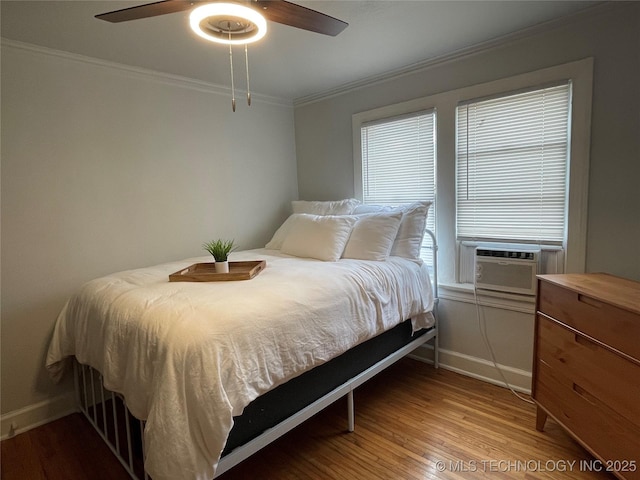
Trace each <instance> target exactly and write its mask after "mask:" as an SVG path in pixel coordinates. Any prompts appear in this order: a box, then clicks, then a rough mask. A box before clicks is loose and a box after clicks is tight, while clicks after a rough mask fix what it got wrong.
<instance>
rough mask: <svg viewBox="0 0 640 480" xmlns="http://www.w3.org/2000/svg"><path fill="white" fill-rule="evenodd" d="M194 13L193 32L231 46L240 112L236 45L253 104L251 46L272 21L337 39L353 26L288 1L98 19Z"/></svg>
mask: <svg viewBox="0 0 640 480" xmlns="http://www.w3.org/2000/svg"><path fill="white" fill-rule="evenodd" d="M191 9H193V10H192V12H191V14H190V20H189V23H190V26H191V29H192V30H193V31H194V32H195V33H196V34H197V35H198V36H200V37H202V38H204V39H206V40H209V41H212V42H216V43H224V44H228V45H229V62H230V66H231V93H232V98H231V106H232V109H233V111H234V112H235V111H236V99H235V86H234V81H233V53H232V50H231V46H232V45H244V51H245V63H246V67H247V68H246V73H247V103H248V104H249V105H251V93H250V91H249V57H248V53H247V44H248V43H251V42H255V41H257V40H259V39H261V38H262V37H264V35H265V34H266V31H267V22H266V20H270V21H272V22H276V23H282V24H284V25H289V26H291V27H296V28H300V29H303V30H309V31H311V32H316V33H321V34H323V35H331V36H333V37H335V36H336V35H338V34H339V33H340V32H342V31H343V30H344V29H345V28H347V26H348V25H349V24H348V23H346V22H343V21H342V20H338V19H337V18H334V17H330V16H329V15H325V14H324V13H320V12H318V11H315V10H311V9H310V8H306V7H303V6H302V5H297V4H295V3H291V2H287V1H285V0H245V1H234V0H231V1H226V0H218V1H210V0H209V1H207V0H161V1H159V2H153V3H147V4H144V5H138V6H135V7H129V8H124V9H121V10H115V11H113V12H107V13H101V14H99V15H96V18H98V19H100V20H105V21H107V22H111V23H120V22H127V21H129V20H138V19H142V18H148V17H156V16H159V15H166V14H169V13H178V12H184V11H187V10H191Z"/></svg>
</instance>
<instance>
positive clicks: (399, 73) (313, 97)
mask: <svg viewBox="0 0 640 480" xmlns="http://www.w3.org/2000/svg"><path fill="white" fill-rule="evenodd" d="M613 3H616V2H613ZM623 3H624V2H623ZM615 7H616V6H615V5H612V3H611V2H606V1H605V2H600V3H597V4H596V5H594V6H591V7H587V8H585V9H584V10H581V11H579V12H575V13H572V14H570V15H567V16H565V17H562V18H557V19H553V20H548V21H546V22H543V23H539V24H537V25H533V26H531V27H527V28H524V29H522V30H518V31H517V32H513V33H509V34H506V35H502V36H499V37H496V38H493V39H491V40H487V41H485V42H481V43H477V44H475V45H472V46H469V47H465V48H461V49H459V50H456V51H454V52H450V53H446V54H443V55H439V56H436V57H432V58H429V59H426V60H422V61H420V62H417V63H413V64H411V65H407V66H406V67H401V68H398V69H395V70H390V71H388V72H385V73H382V74H380V75H373V76H370V77H367V78H364V79H361V80H356V81H353V82H349V83H345V84H343V85H340V86H338V87H336V88H332V89H329V90H325V91H322V92H318V93H313V94H310V95H306V96H303V97H299V98H295V99H294V100H293V106H294V108H297V107H304V106H306V105H310V104H312V103H317V102H320V101H323V100H328V99H330V98H333V97H337V96H340V95H344V94H346V93H350V92H354V91H357V90H362V89H365V88H368V87H372V86H374V85H378V84H381V83H385V82H389V81H392V80H397V79H399V78H402V77H406V76H409V75H414V74H417V73H421V72H424V71H426V70H429V69H431V68H434V67H439V66H442V65H446V64H447V63H451V62H455V61H458V60H461V59H463V58H469V57H472V56H474V55H479V54H481V53H484V52H486V51H488V50H491V49H493V48H498V47H504V46H506V45H508V44H510V43H515V42H517V41H520V40H522V39H525V38H528V37H531V36H534V35H539V34H541V33H545V32H548V31H551V30H554V29H556V28H560V27H562V26H565V25H569V24H571V23H574V22H576V21H578V20H582V19H583V18H588V17H592V16H595V15H600V14H602V13H603V12H605V11H607V10H611V9H613V8H615Z"/></svg>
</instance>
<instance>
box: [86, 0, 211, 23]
mask: <svg viewBox="0 0 640 480" xmlns="http://www.w3.org/2000/svg"><path fill="white" fill-rule="evenodd" d="M200 1H201V0H162V1H160V2H154V3H147V4H145V5H138V6H136V7H129V8H123V9H122V10H115V11H113V12H107V13H101V14H100V15H96V18H99V19H100V20H106V21H107V22H112V23H118V22H126V21H128V20H138V19H140V18H147V17H155V16H158V15H165V14H167V13H177V12H183V11H185V10H189V9H191V8H192V7H193V5H194V4H195V3H200Z"/></svg>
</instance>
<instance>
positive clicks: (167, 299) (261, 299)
mask: <svg viewBox="0 0 640 480" xmlns="http://www.w3.org/2000/svg"><path fill="white" fill-rule="evenodd" d="M296 206H299V205H296V204H294V214H293V215H292V216H291V217H289V219H288V220H287V222H285V224H283V226H282V227H281V228H280V229H279V230H278V232H276V234H275V235H274V238H273V239H272V241H271V242H269V243H268V244H267V247H268V248H263V249H254V250H247V251H242V252H234V253H233V254H232V255H231V258H230V260H231V261H253V260H264V261H265V262H266V268H265V269H264V270H263V271H262V272H261V273H260V274H258V275H257V276H256V277H255V278H253V279H251V280H246V281H232V282H202V283H201V282H169V281H168V277H169V275H170V274H172V273H174V272H177V271H180V270H182V269H184V268H186V267H188V266H189V265H191V264H194V263H199V262H203V261H210V259H207V257H195V258H189V259H184V260H180V261H177V262H171V263H166V264H162V265H157V266H153V267H148V268H142V269H136V270H130V271H126V272H119V273H115V274H113V275H108V276H106V277H102V278H99V279H96V280H93V281H91V282H88V283H86V284H85V285H84V286H83V287H82V288H81V289H80V291H79V292H78V293H77V294H76V295H74V296H73V297H72V298H71V299H69V301H68V302H67V304H66V305H65V307H64V309H63V311H62V312H61V314H60V316H59V318H58V321H57V323H56V327H55V330H54V335H53V338H52V341H51V344H50V348H49V352H48V356H47V368H48V370H49V372H50V374H51V375H52V377H54V378H55V379H57V378H60V377H61V376H62V375H63V373H64V372H65V370H66V369H67V366H68V364H70V363H71V362H72V361H74V360H75V361H76V362H77V364H78V365H79V366H78V367H77V369H76V371H77V372H78V375H77V377H76V378H77V390H78V393H79V398H80V401H81V409H82V411H83V412H84V413H85V415H87V417H88V418H89V420H91V421H92V423H93V424H94V426H96V427H102V428H101V429H99V431H101V432H102V433H101V435H102V436H103V438H104V439H105V440H107V442H108V443H109V442H110V443H111V444H112V445H110V446H111V448H112V450H114V453H116V454H119V456H120V457H121V458H120V461H121V462H123V465H125V468H127V470H128V471H129V473H130V474H131V475H132V476H133V477H134V478H137V477H138V476H140V475H142V476H144V477H145V478H146V477H147V476H148V475H150V476H151V477H152V478H153V479H154V480H163V479H175V478H188V479H198V480H199V479H210V478H213V477H214V476H218V475H220V474H222V473H223V472H225V471H227V470H228V469H230V468H231V467H233V465H236V464H237V463H238V462H240V461H242V460H243V459H244V458H246V457H247V456H249V455H251V454H252V453H254V452H255V451H257V450H259V449H260V448H262V447H263V446H265V445H267V444H268V443H269V442H271V441H273V440H274V439H275V438H278V437H279V436H280V435H282V434H283V433H286V431H288V430H290V429H291V428H293V427H294V426H295V425H298V424H299V423H301V422H302V421H304V420H305V419H306V418H309V417H310V416H311V415H313V414H314V413H316V412H317V411H319V410H321V409H322V408H324V407H325V406H327V405H329V404H330V403H332V402H333V401H335V400H337V399H338V398H340V397H342V396H347V398H348V400H349V401H348V417H349V429H353V427H354V407H353V396H352V392H353V389H354V388H356V387H357V386H358V385H360V384H361V383H362V382H364V381H366V380H367V379H368V378H370V377H371V376H373V375H375V374H376V373H377V372H379V371H380V370H381V369H383V368H385V367H386V366H388V365H389V364H391V363H393V362H394V361H395V360H397V359H399V358H401V357H402V356H404V355H406V354H407V353H409V352H410V351H412V350H413V349H415V348H417V347H418V346H420V345H422V344H423V343H424V342H426V341H428V340H431V339H434V348H435V349H436V351H437V325H436V320H435V316H434V306H435V302H436V295H435V294H434V288H433V285H432V281H431V279H430V273H437V269H436V272H430V271H429V269H428V267H427V266H426V265H425V264H424V263H423V262H422V261H420V260H419V259H418V258H417V257H416V256H415V246H416V240H417V239H416V238H406V240H407V241H408V243H407V242H404V244H403V242H402V240H403V238H404V237H406V236H407V235H406V234H407V233H409V234H411V235H409V237H411V236H413V237H416V235H415V233H416V229H420V230H421V231H420V234H419V235H418V237H420V243H421V242H422V237H423V236H424V220H425V218H426V211H427V210H428V204H427V205H425V204H424V203H423V204H421V205H418V207H419V208H417V210H418V215H413V216H412V215H411V213H412V212H413V211H412V210H407V209H406V208H405V209H404V210H402V211H400V212H398V211H397V209H395V208H394V209H392V210H391V211H387V210H384V211H382V212H365V213H363V214H357V215H354V214H352V213H353V209H351V210H350V211H349V212H347V214H343V212H340V213H339V214H336V213H335V209H334V210H331V209H330V210H329V212H328V213H327V212H326V211H323V212H322V213H321V214H317V213H299V212H298V213H295V210H296ZM416 218H417V219H418V220H419V221H418V222H417V224H415V223H416V222H415V221H413V223H414V224H412V225H410V223H411V221H412V220H415V219H416ZM363 219H365V221H363ZM292 220H293V221H292ZM403 221H408V223H406V224H403ZM403 226H404V230H403ZM409 227H411V228H409ZM372 232H375V235H372ZM403 232H404V233H403ZM431 235H432V234H431V233H430V236H431ZM373 237H375V239H376V242H377V240H379V237H386V240H385V241H384V242H382V244H384V245H382V244H380V242H378V243H376V242H374V244H372V243H371V241H370V239H371V238H373ZM365 240H366V241H365ZM409 240H410V241H409ZM365 244H366V245H365ZM408 246H410V247H411V249H412V253H411V257H409V256H408V255H406V256H402V253H403V249H404V251H406V252H408V251H409V250H407V247H408ZM378 247H383V248H378ZM418 248H420V247H419V246H418ZM433 248H434V249H435V238H434V244H433ZM394 249H395V250H394ZM379 254H383V255H384V259H382V260H381V259H380V258H379V257H378V258H377V257H376V255H379ZM359 257H365V258H359ZM436 282H437V280H436ZM434 283H435V282H434ZM436 285H437V283H436ZM96 385H98V386H97V388H96ZM111 392H115V394H114V393H111ZM117 399H123V401H124V403H125V404H126V409H124V411H122V412H120V413H118V409H117V408H116V400H117ZM111 412H112V413H111ZM129 415H132V416H133V417H135V419H139V420H140V422H139V423H138V425H139V426H138V427H137V428H136V427H135V425H136V421H132V418H131V417H129ZM107 417H111V418H112V420H113V422H114V426H113V427H111V428H110V427H108V426H107ZM118 418H120V421H122V419H123V418H124V419H125V421H124V428H125V430H126V434H125V433H120V434H118V432H119V431H120V432H122V431H121V430H120V427H119V426H117V425H116V424H117V423H118V420H117V419H118ZM131 425H134V427H131ZM114 437H115V441H114V440H113V439H114ZM138 437H139V438H138ZM125 439H126V441H125ZM136 439H138V440H140V441H141V442H140V443H141V444H142V447H141V455H142V457H143V458H144V466H145V469H144V472H143V473H142V474H139V473H136V469H135V468H134V465H133V463H134V457H135V455H134V453H132V450H133V449H135V446H132V443H133V444H135V443H136ZM120 443H122V444H125V445H126V447H125V450H126V451H127V453H126V454H125V455H124V456H123V455H120V452H121V450H122V448H121V447H120V445H119V444H120ZM123 457H125V458H123Z"/></svg>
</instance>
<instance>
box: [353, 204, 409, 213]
mask: <svg viewBox="0 0 640 480" xmlns="http://www.w3.org/2000/svg"><path fill="white" fill-rule="evenodd" d="M400 208H401V207H392V206H390V205H372V204H370V203H361V204H360V205H356V208H354V209H353V215H361V214H363V213H380V212H399V211H401V210H400Z"/></svg>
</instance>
